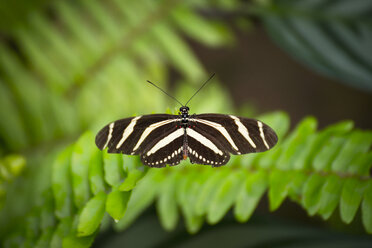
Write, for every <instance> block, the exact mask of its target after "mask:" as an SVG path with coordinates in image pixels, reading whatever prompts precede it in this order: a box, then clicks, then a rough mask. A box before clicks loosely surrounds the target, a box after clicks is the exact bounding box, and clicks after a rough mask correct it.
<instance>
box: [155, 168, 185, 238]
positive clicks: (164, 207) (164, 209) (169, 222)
mask: <svg viewBox="0 0 372 248" xmlns="http://www.w3.org/2000/svg"><path fill="white" fill-rule="evenodd" d="M179 179H180V175H179V174H178V173H177V172H176V173H172V175H169V176H167V178H166V179H165V181H164V183H163V184H162V188H161V191H160V193H159V197H158V200H157V204H156V209H157V212H158V215H159V219H160V223H161V224H162V226H163V228H164V229H165V230H167V231H172V230H174V228H176V225H177V222H178V207H177V201H176V185H177V181H178V180H179Z"/></svg>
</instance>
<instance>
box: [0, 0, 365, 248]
mask: <svg viewBox="0 0 372 248" xmlns="http://www.w3.org/2000/svg"><path fill="white" fill-rule="evenodd" d="M0 16H1V19H0V116H1V118H0V169H1V170H2V172H1V177H0V220H1V223H2V224H1V227H0V234H1V235H0V237H1V240H2V241H4V240H7V239H8V238H9V237H11V235H12V233H14V232H16V230H17V228H18V227H19V225H22V220H23V218H24V217H25V216H27V215H28V214H29V212H30V211H31V210H32V209H33V206H38V205H40V204H42V202H43V200H42V199H43V197H44V196H43V194H44V195H45V191H46V189H48V187H49V186H50V183H51V182H50V176H49V175H50V173H51V164H53V161H54V159H55V157H56V154H58V153H59V152H60V151H61V149H63V148H64V147H66V146H68V145H69V144H71V143H72V142H75V141H76V140H77V138H78V137H79V136H80V135H81V134H82V133H83V132H85V131H86V130H92V131H93V132H96V131H97V130H99V128H101V127H102V126H103V125H105V124H107V123H108V122H110V121H112V120H115V119H119V118H123V117H127V116H132V115H138V114H145V113H158V112H159V113H161V112H166V111H167V112H174V111H176V109H177V107H178V106H177V103H175V102H174V101H172V100H171V99H170V98H168V97H167V96H165V95H163V94H162V93H161V92H160V91H158V90H157V89H155V88H154V87H152V86H150V85H148V84H147V83H146V80H151V81H153V82H156V83H157V84H158V85H159V86H161V87H162V88H164V89H166V90H167V91H168V92H170V93H172V94H173V95H175V96H176V98H177V99H179V100H180V101H181V102H186V101H187V99H188V98H189V97H190V96H191V95H192V93H193V92H194V91H195V90H196V89H197V88H198V87H199V86H200V85H201V84H202V83H203V82H204V81H205V79H206V78H208V77H209V75H210V74H212V73H213V72H215V73H216V75H217V76H216V77H215V79H213V82H211V83H210V84H209V85H208V86H207V87H206V88H204V89H203V90H202V91H201V92H200V93H199V94H198V95H197V96H196V97H195V99H193V101H192V102H191V103H190V108H191V112H192V113H194V112H195V113H202V112H219V113H226V112H229V113H235V114H241V115H245V116H257V115H259V114H262V113H267V112H272V111H276V110H281V111H284V112H286V113H287V114H288V115H289V117H290V119H291V124H290V125H291V128H293V127H295V126H296V124H297V123H299V122H300V120H301V119H303V118H304V117H306V116H309V115H311V116H314V117H315V118H316V119H317V120H318V126H319V128H324V127H326V126H328V125H330V124H332V123H335V122H339V121H341V120H352V121H353V122H354V123H355V127H356V128H360V129H371V128H372V114H371V113H372V112H371V107H372V1H369V0H357V1H349V0H298V1H295V0H278V1H275V0H255V1H254V0H251V1H247V0H246V1H242V0H241V1H236V0H232V1H224V0H215V1H212V0H210V1H172V0H168V1H167V0H162V1H151V0H141V1H128V0H126V1H122V0H106V1H103V0H101V1H100V0H94V1H88V0H85V1H84V0H81V1H62V0H54V1H45V0H37V1H36V0H34V1H22V0H16V1H11V2H6V1H2V3H1V4H0ZM268 204H269V203H268V202H267V200H266V199H265V197H264V198H262V200H261V202H260V204H259V205H258V207H257V209H256V212H255V214H254V215H253V217H252V218H251V219H250V220H249V222H247V223H244V224H238V223H237V222H236V221H235V220H234V218H233V217H232V213H228V214H227V216H226V217H225V218H224V219H223V220H222V221H221V222H220V223H219V224H217V225H215V226H209V225H207V224H205V225H204V226H203V228H202V229H201V230H200V231H199V233H198V234H196V235H190V234H188V232H187V231H186V229H185V227H184V226H185V225H184V223H182V221H181V222H180V223H178V225H177V228H176V230H175V231H172V232H167V231H164V230H163V228H162V227H161V225H160V223H159V220H158V219H157V217H156V216H157V213H156V209H155V207H154V206H150V208H149V209H148V210H146V212H145V213H144V214H142V215H141V217H139V219H138V220H137V221H136V222H134V223H133V224H132V226H131V227H129V229H127V230H125V231H123V232H119V233H117V232H115V231H114V230H113V229H112V228H108V229H106V230H105V231H104V232H102V233H100V234H99V235H98V237H97V239H96V241H95V243H94V247H121V246H126V247H180V246H181V247H191V246H193V247H201V246H204V247H208V246H213V247H226V246H227V245H231V247H292V246H291V245H293V247H298V246H296V245H298V244H302V245H308V247H312V246H314V247H315V246H317V247H320V246H319V245H322V247H341V246H340V243H338V240H340V237H343V239H342V244H343V245H344V246H343V247H352V246H353V245H355V244H359V247H370V245H371V238H369V237H368V236H367V235H366V234H365V231H364V230H363V227H362V224H361V223H360V220H359V218H356V219H355V220H354V222H353V223H351V224H350V225H346V224H344V223H342V221H341V220H340V217H339V216H338V215H336V214H334V215H333V216H332V217H331V218H330V219H329V220H328V221H327V222H324V221H323V220H322V219H321V218H320V217H309V216H308V214H307V212H306V211H305V210H303V209H302V208H301V207H300V206H298V205H297V204H294V203H292V202H291V201H289V200H287V201H285V202H284V204H283V205H282V206H281V207H280V208H279V210H277V211H276V212H274V213H271V212H269V210H268ZM268 237H271V238H268ZM314 240H316V242H315V241H314ZM298 242H299V243H298ZM302 247H304V246H302ZM354 247H355V246H354Z"/></svg>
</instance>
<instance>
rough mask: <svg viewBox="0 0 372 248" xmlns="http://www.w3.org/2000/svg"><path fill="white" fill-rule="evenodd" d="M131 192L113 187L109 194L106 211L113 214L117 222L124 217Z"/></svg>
mask: <svg viewBox="0 0 372 248" xmlns="http://www.w3.org/2000/svg"><path fill="white" fill-rule="evenodd" d="M131 194H132V192H131V191H128V192H123V191H120V190H119V189H113V190H112V191H111V192H110V194H109V195H108V196H107V201H106V211H107V213H108V214H109V215H111V217H112V218H113V219H114V220H115V222H118V221H119V220H120V219H121V218H123V216H124V214H125V211H126V210H127V205H128V201H129V199H130V196H131Z"/></svg>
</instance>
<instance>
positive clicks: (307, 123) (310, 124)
mask: <svg viewBox="0 0 372 248" xmlns="http://www.w3.org/2000/svg"><path fill="white" fill-rule="evenodd" d="M316 126H317V122H316V120H315V119H314V118H313V117H308V118H306V119H305V120H303V121H302V122H301V123H300V124H299V125H298V126H297V128H296V130H295V131H294V132H292V134H291V135H290V137H288V139H287V140H286V141H285V143H284V144H283V151H282V153H281V156H280V157H279V159H278V160H277V163H276V164H277V168H279V169H282V170H287V169H292V168H295V162H296V159H297V158H298V156H299V155H300V154H301V153H302V152H303V150H304V149H305V147H306V146H308V145H309V143H308V139H309V137H311V136H310V135H311V134H313V133H314V132H315V130H316Z"/></svg>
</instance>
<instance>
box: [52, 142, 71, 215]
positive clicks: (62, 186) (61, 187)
mask: <svg viewBox="0 0 372 248" xmlns="http://www.w3.org/2000/svg"><path fill="white" fill-rule="evenodd" d="M72 150H73V147H72V146H71V147H68V148H66V149H65V150H64V151H63V152H62V153H60V154H59V155H58V157H57V159H56V160H55V162H54V164H53V169H52V190H53V194H54V201H55V214H56V216H57V217H58V218H59V219H63V218H65V217H68V216H71V215H72V188H71V177H70V163H71V162H70V159H71V154H72Z"/></svg>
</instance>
